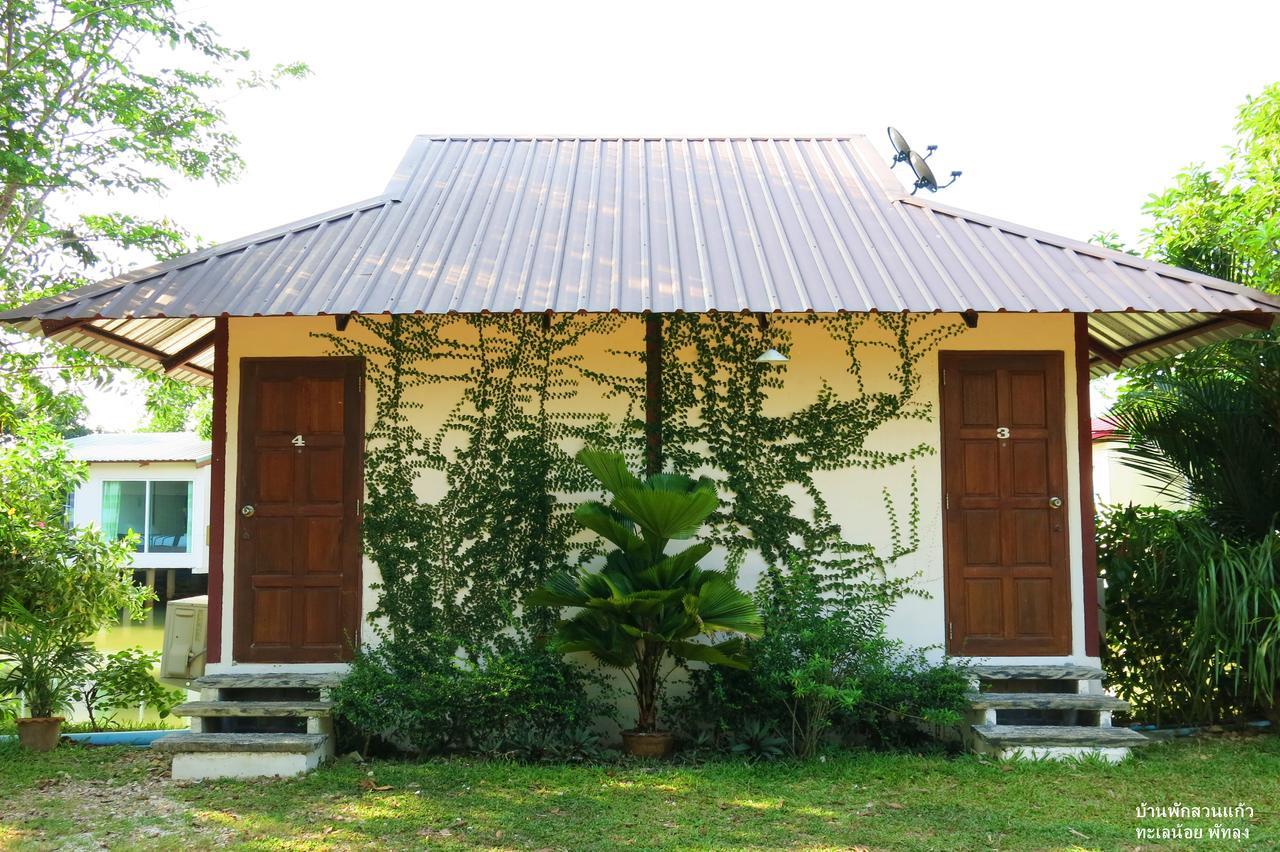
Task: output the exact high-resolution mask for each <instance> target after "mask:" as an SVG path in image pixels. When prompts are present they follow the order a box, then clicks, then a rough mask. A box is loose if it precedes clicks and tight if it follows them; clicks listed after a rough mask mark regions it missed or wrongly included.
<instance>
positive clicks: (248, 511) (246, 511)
mask: <svg viewBox="0 0 1280 852" xmlns="http://www.w3.org/2000/svg"><path fill="white" fill-rule="evenodd" d="M240 514H242V515H244V516H245V517H246V518H252V517H253V507H252V506H249V505H245V506H241V507H240Z"/></svg>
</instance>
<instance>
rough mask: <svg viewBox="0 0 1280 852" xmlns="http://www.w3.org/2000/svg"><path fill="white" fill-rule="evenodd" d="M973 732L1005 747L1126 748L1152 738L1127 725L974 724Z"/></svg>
mask: <svg viewBox="0 0 1280 852" xmlns="http://www.w3.org/2000/svg"><path fill="white" fill-rule="evenodd" d="M973 732H974V733H975V734H977V735H978V736H979V737H981V738H982V739H983V740H985V741H986V742H988V743H990V744H991V745H993V746H995V747H997V748H1002V749H1011V748H1019V747H1024V746H1074V747H1076V748H1126V747H1132V746H1143V745H1147V744H1148V743H1149V742H1151V741H1150V740H1148V739H1147V738H1146V737H1144V736H1143V735H1142V734H1140V733H1138V732H1137V731H1131V730H1129V729H1128V728H1106V727H1103V728H1094V727H1079V726H1075V725H974V726H973Z"/></svg>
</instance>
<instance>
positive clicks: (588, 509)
mask: <svg viewBox="0 0 1280 852" xmlns="http://www.w3.org/2000/svg"><path fill="white" fill-rule="evenodd" d="M573 516H574V518H576V519H577V521H578V523H580V524H582V526H584V527H586V528H587V529H589V530H591V531H592V532H594V533H596V534H597V535H599V536H600V537H602V538H604V539H606V540H607V541H608V542H609V543H610V544H613V545H614V546H616V547H620V548H622V549H623V550H631V549H632V548H634V547H636V546H637V545H639V544H640V543H641V539H640V537H639V536H638V535H636V534H635V532H634V531H633V530H632V529H631V525H630V524H629V523H625V522H623V521H621V520H619V519H618V515H617V512H615V511H613V510H612V509H610V508H609V507H608V506H606V505H604V504H603V503H600V502H597V501H595V500H592V501H590V502H588V503H583V504H582V505H580V506H578V507H577V508H576V509H574V510H573Z"/></svg>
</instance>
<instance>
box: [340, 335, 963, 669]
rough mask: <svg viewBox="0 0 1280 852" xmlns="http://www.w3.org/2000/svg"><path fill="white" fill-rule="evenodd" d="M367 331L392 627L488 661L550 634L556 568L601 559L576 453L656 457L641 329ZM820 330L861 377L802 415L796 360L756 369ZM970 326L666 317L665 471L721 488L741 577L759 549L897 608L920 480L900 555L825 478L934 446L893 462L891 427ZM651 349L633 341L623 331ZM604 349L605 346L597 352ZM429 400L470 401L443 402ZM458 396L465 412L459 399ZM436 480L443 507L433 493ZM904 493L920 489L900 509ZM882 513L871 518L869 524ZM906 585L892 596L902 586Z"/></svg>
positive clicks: (721, 528)
mask: <svg viewBox="0 0 1280 852" xmlns="http://www.w3.org/2000/svg"><path fill="white" fill-rule="evenodd" d="M357 323H358V324H359V325H360V326H362V327H363V328H364V329H366V330H367V332H368V333H367V334H361V335H356V334H351V333H347V334H333V335H323V337H325V338H326V339H328V340H329V341H330V342H331V343H332V345H333V348H334V350H335V351H336V353H338V354H351V355H361V356H364V357H365V359H366V363H367V367H366V370H367V379H368V382H369V384H370V386H371V388H372V389H373V391H374V393H373V398H374V399H376V404H377V410H376V416H375V422H374V425H373V427H372V429H371V431H370V432H369V434H368V436H367V442H368V449H367V454H366V461H365V479H366V483H367V489H368V500H367V502H366V505H365V518H364V538H365V551H366V553H367V554H368V555H369V557H370V558H371V559H372V560H373V561H374V562H375V563H376V564H377V566H378V568H379V570H380V572H381V574H382V582H381V584H380V590H379V603H378V607H377V610H376V611H375V612H374V616H375V617H382V618H385V619H386V622H387V623H388V624H389V625H390V626H391V627H392V628H393V629H397V630H411V631H424V632H431V633H433V634H436V635H442V636H447V637H449V638H451V639H456V641H457V642H458V644H459V645H460V647H462V648H463V649H465V650H468V651H469V652H472V653H478V652H479V651H480V650H481V649H483V648H485V647H492V646H493V645H494V644H495V643H499V642H501V641H502V637H503V636H504V635H507V634H506V633H505V631H507V629H508V628H515V629H516V630H517V631H524V632H527V633H531V634H534V633H540V632H542V631H543V630H544V629H545V628H546V627H547V626H548V625H547V624H546V623H544V622H543V621H542V619H546V618H547V614H546V612H545V611H544V610H536V611H531V612H524V611H522V610H520V609H519V607H518V601H519V600H520V599H521V598H522V597H523V596H524V594H525V593H526V592H527V591H528V590H530V589H532V588H534V587H536V586H538V585H540V584H541V583H542V581H543V580H544V579H546V577H547V576H548V575H550V574H551V573H553V572H554V571H556V570H558V569H560V568H562V567H564V566H566V565H572V564H577V563H579V562H581V561H582V560H584V559H588V558H590V557H591V556H592V555H593V554H594V550H593V548H594V547H595V546H596V545H594V544H593V543H591V540H590V538H589V537H588V538H584V537H582V536H580V535H579V534H578V532H579V528H578V526H577V525H576V524H575V523H574V521H573V518H572V508H573V506H574V505H575V504H576V498H577V496H578V495H580V494H581V492H584V491H587V490H589V489H591V488H592V482H591V480H590V477H588V476H586V475H585V471H584V470H583V469H582V468H581V467H580V466H579V465H577V464H576V463H574V462H573V460H572V453H573V452H574V451H575V450H576V448H577V447H580V446H583V445H591V446H597V447H606V448H613V449H617V450H619V451H622V452H624V453H625V454H626V455H627V457H628V458H629V460H631V462H632V464H633V467H635V468H636V469H639V468H640V467H641V466H642V463H643V459H644V454H645V431H644V421H643V419H642V416H641V413H642V412H643V410H644V399H645V389H646V388H645V370H644V358H645V353H644V351H643V343H644V341H643V339H642V334H643V332H642V331H641V325H640V323H637V322H635V321H634V320H628V319H627V318H624V317H618V316H608V315H605V316H591V317H581V316H575V317H558V318H554V319H552V318H547V317H543V316H527V315H515V316H512V315H495V316H474V315H469V316H457V317H441V316H398V317H389V318H388V317H371V318H364V317H360V318H357ZM805 326H818V327H820V328H821V329H823V330H824V331H825V332H826V333H827V334H828V335H829V336H830V338H831V339H833V340H835V341H836V342H838V344H839V345H840V347H841V349H842V350H843V358H844V361H845V363H844V365H843V366H844V367H845V370H844V371H843V372H844V373H846V374H847V377H848V380H847V381H844V380H841V381H839V382H837V383H836V384H834V385H833V384H831V383H823V384H822V385H821V386H820V387H819V388H818V389H817V391H816V393H815V394H814V395H813V397H812V398H811V399H808V400H802V401H801V402H800V404H799V406H798V407H797V406H796V404H795V401H794V399H793V398H792V397H790V396H789V397H788V398H787V399H785V400H782V399H781V398H780V397H779V392H780V391H781V389H782V387H783V384H784V381H785V379H786V376H787V373H788V367H787V366H786V365H783V366H780V367H766V366H762V365H760V364H758V363H756V361H755V358H756V356H757V355H759V354H760V352H761V351H762V349H763V348H765V347H766V346H770V347H774V348H777V349H779V350H782V351H783V352H788V351H790V349H791V346H792V338H793V330H795V329H797V328H800V327H805ZM961 328H962V326H959V325H958V324H957V325H946V324H939V323H937V322H931V321H929V320H927V319H920V318H915V317H910V316H907V315H897V314H887V315H886V314H871V315H867V314H848V315H837V316H823V317H816V316H800V317H787V318H777V319H774V320H773V321H772V322H771V323H769V324H768V325H767V327H765V328H762V327H761V326H760V325H759V324H758V323H757V321H756V319H755V318H753V317H748V316H743V315H737V314H709V315H696V314H677V315H666V316H664V317H663V318H662V340H661V353H662V368H661V377H662V389H663V392H662V395H661V400H660V412H661V435H662V447H663V452H664V456H665V467H666V468H667V469H672V470H676V471H680V472H685V473H699V474H707V475H710V476H712V477H713V478H714V479H716V480H717V481H718V482H719V484H720V489H721V495H722V498H723V501H724V504H723V508H722V510H721V511H720V512H719V513H718V514H717V515H716V516H715V517H713V519H712V523H711V527H710V530H709V537H710V538H711V539H712V540H713V541H714V542H715V543H716V544H719V545H721V546H722V547H724V548H725V550H726V552H727V554H728V565H729V567H730V569H731V570H736V569H737V568H738V567H739V566H740V565H741V564H742V561H743V559H744V558H745V556H746V554H747V553H748V552H750V551H752V550H755V551H758V552H759V553H760V554H761V555H762V557H763V559H764V561H765V562H766V563H767V564H768V565H771V566H778V565H781V564H784V563H785V562H786V560H787V559H788V557H789V556H791V555H793V554H797V553H798V554H801V555H803V556H804V557H805V558H806V559H808V560H810V561H811V562H813V563H817V564H820V565H821V566H822V568H823V570H825V571H826V576H827V577H828V579H829V588H830V589H832V590H835V591H839V592H841V593H844V594H862V593H864V592H865V591H866V589H867V588H868V583H869V582H872V581H870V580H868V579H867V578H868V577H874V582H876V583H879V584H881V587H880V588H879V589H878V591H877V592H876V594H877V595H878V594H879V593H880V592H887V593H889V594H891V595H893V594H898V593H900V592H901V590H902V589H903V588H904V587H905V581H903V580H895V581H890V580H888V579H887V577H886V574H885V571H884V569H885V567H886V566H887V565H888V564H889V563H891V562H893V561H895V560H897V559H899V558H901V557H902V556H903V555H905V554H907V553H909V552H911V551H913V550H914V549H915V548H916V546H917V545H918V534H917V526H918V519H919V509H918V499H917V493H916V481H915V476H914V474H913V475H912V477H911V485H910V493H909V494H907V495H906V498H907V500H908V501H909V509H908V510H907V511H906V512H905V523H904V519H903V518H902V517H900V512H899V509H898V505H897V503H896V502H895V500H894V499H893V495H890V494H889V492H888V490H887V489H885V490H884V492H883V503H882V505H879V506H875V507H874V509H875V510H876V511H882V512H883V515H884V522H885V525H886V529H887V531H888V533H889V539H890V546H889V548H888V550H879V549H877V548H875V547H873V546H871V545H869V544H866V543H859V542H852V541H849V540H847V539H846V537H845V534H844V532H843V530H842V529H841V528H840V526H839V525H838V524H837V523H836V521H835V520H834V518H833V516H832V513H831V511H830V508H829V506H828V503H827V500H826V497H825V496H824V494H823V493H822V490H821V489H820V488H819V486H818V484H817V482H816V478H815V477H816V475H817V474H819V473H820V472H822V471H839V470H846V469H848V470H852V469H863V470H878V469H883V468H886V467H890V466H893V465H899V464H904V463H909V462H911V461H912V460H915V459H917V458H919V457H921V456H923V455H925V454H928V453H930V452H932V449H931V447H930V446H928V445H926V444H919V445H916V446H913V447H907V448H905V449H898V450H893V451H889V450H883V449H877V448H876V446H875V443H876V442H875V440H874V439H875V437H876V436H875V435H874V433H875V432H876V430H878V429H880V428H882V427H884V426H886V425H888V424H890V423H892V422H895V421H901V420H912V419H915V420H920V419H928V418H929V417H931V408H930V406H929V405H927V404H925V403H922V402H920V401H919V400H918V399H917V398H916V396H917V391H918V390H919V386H920V373H919V370H920V365H921V362H922V360H923V359H924V358H925V357H926V355H927V354H928V353H929V352H930V351H931V350H932V349H934V348H936V347H937V346H938V345H939V344H940V343H941V342H942V341H943V340H945V339H946V338H947V337H949V336H951V335H952V334H955V333H957V332H958V331H959V330H960V329H961ZM632 334H633V335H634V337H635V339H634V340H631V339H629V338H627V337H624V336H623V335H632ZM593 337H595V338H597V339H605V340H608V341H609V343H610V344H611V345H613V346H615V347H617V348H616V349H615V350H614V351H613V354H614V355H619V356H623V358H620V359H619V360H618V361H617V363H618V364H619V365H625V364H626V363H627V362H626V360H625V359H626V358H630V359H632V362H633V363H636V364H637V367H636V368H635V369H633V370H628V369H626V368H625V366H623V368H622V369H621V370H616V371H610V370H609V369H608V364H607V362H606V363H604V364H602V363H599V362H588V361H587V360H586V358H585V356H584V355H583V348H582V344H583V343H584V342H585V341H587V340H588V339H589V338H593ZM596 349H597V350H600V351H603V350H602V348H601V347H599V346H597V347H596ZM871 351H880V352H884V353H887V358H885V359H883V360H879V359H877V360H876V362H875V363H877V364H883V363H885V362H886V361H887V362H888V363H889V364H891V365H892V367H891V368H890V369H889V370H888V372H887V373H883V372H880V373H878V374H877V375H874V376H869V375H867V373H868V372H869V370H870V368H869V367H868V359H867V357H866V356H867V354H868V353H869V352H871ZM426 386H441V387H443V388H449V387H451V388H453V389H454V392H453V394H452V396H451V395H450V394H449V393H434V392H433V391H429V390H426V389H425V388H426ZM586 389H592V390H593V391H594V392H595V393H596V394H598V395H604V396H606V397H614V398H617V399H618V400H619V402H620V404H619V405H618V406H614V407H615V408H616V409H617V410H618V411H619V412H620V413H619V414H616V415H615V416H613V417H610V416H608V415H606V414H603V413H598V412H596V413H592V412H585V411H582V410H580V409H579V408H575V405H574V403H575V402H580V401H581V398H582V397H583V396H585V394H584V390H586ZM449 399H453V400H454V401H453V402H452V403H449V402H447V400H449ZM448 404H451V405H452V407H451V408H450V410H449V411H448V412H447V413H446V414H444V415H443V425H441V426H439V428H437V429H436V430H435V431H434V432H430V433H427V432H424V431H423V429H422V428H421V423H422V422H423V421H424V420H431V421H433V422H438V417H423V416H422V413H423V411H424V406H425V405H433V406H435V405H448ZM432 477H435V478H436V480H437V484H438V485H439V489H438V493H439V496H438V497H436V498H433V499H423V498H422V497H420V496H419V492H420V491H421V490H422V488H423V482H424V481H425V480H430V479H431V478H432ZM898 496H899V498H901V496H902V495H898ZM871 509H872V507H868V510H869V511H870V510H871ZM886 587H887V588H886Z"/></svg>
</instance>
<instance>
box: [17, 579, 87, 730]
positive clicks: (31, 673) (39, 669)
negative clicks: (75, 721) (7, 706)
mask: <svg viewBox="0 0 1280 852" xmlns="http://www.w3.org/2000/svg"><path fill="white" fill-rule="evenodd" d="M94 657H95V652H94V650H93V647H92V646H91V645H89V644H88V643H87V642H84V641H83V640H81V639H79V638H78V637H68V636H67V635H66V633H65V631H64V629H63V628H62V626H61V625H60V624H59V623H58V622H57V620H55V619H42V618H40V617H39V616H37V615H35V614H34V613H32V612H31V611H30V610H28V609H26V608H25V607H23V606H21V605H20V604H18V603H17V602H15V601H12V600H11V601H9V602H8V604H6V605H5V607H4V610H3V621H0V671H3V674H0V695H11V696H14V697H17V698H21V699H22V700H23V701H24V702H25V704H26V706H27V714H28V715H27V716H26V717H25V718H19V719H17V720H16V721H17V725H18V743H19V744H20V745H21V746H22V747H23V748H26V749H29V750H31V751H49V750H50V749H52V748H53V747H54V746H56V745H57V744H58V737H59V736H60V735H61V730H62V717H61V716H58V715H56V714H57V713H59V712H60V711H62V710H65V709H66V708H67V706H68V705H69V704H70V703H71V697H72V695H73V694H74V690H75V688H76V686H77V684H78V683H79V681H80V679H81V678H82V677H83V676H84V673H85V671H86V669H87V667H88V665H89V664H90V662H92V660H93V659H94Z"/></svg>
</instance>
